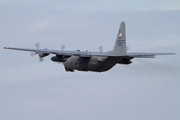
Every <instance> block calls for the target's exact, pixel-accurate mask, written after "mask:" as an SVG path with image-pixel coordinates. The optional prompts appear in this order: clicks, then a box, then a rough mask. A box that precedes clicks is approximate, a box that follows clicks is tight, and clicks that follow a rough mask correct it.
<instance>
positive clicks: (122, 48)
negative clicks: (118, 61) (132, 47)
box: [113, 21, 126, 56]
mask: <svg viewBox="0 0 180 120" xmlns="http://www.w3.org/2000/svg"><path fill="white" fill-rule="evenodd" d="M113 53H114V54H116V55H119V56H124V55H126V29H125V22H124V21H122V22H121V25H120V28H119V31H118V35H117V38H116V42H115V45H114V49H113Z"/></svg>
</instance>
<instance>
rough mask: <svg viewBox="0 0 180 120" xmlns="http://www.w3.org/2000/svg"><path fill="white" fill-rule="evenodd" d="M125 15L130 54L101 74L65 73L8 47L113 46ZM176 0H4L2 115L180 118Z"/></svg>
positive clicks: (87, 119) (9, 119)
mask: <svg viewBox="0 0 180 120" xmlns="http://www.w3.org/2000/svg"><path fill="white" fill-rule="evenodd" d="M121 21H125V23H126V34H127V36H126V38H127V46H128V47H129V48H130V49H129V51H128V52H170V53H171V52H173V53H177V55H171V56H157V57H156V58H153V59H133V60H132V62H133V63H132V64H130V65H119V64H118V65H116V66H115V67H113V68H112V69H111V70H109V71H107V72H104V73H95V72H79V71H75V72H74V73H70V72H66V71H65V70H64V66H63V65H62V64H58V63H55V62H52V61H51V60H50V58H51V57H52V55H51V56H48V57H46V58H45V59H44V61H43V62H39V61H38V56H35V57H34V58H31V57H30V53H29V52H23V51H12V50H4V49H3V47H4V46H8V47H24V48H26V47H27V48H35V45H34V44H35V43H37V42H39V43H40V48H45V47H48V49H61V45H62V44H64V45H66V48H65V49H66V50H77V49H80V50H89V51H98V47H99V46H103V50H104V51H108V50H112V49H113V45H114V42H115V39H116V35H117V31H118V29H119V25H120V22H121ZM179 21H180V1H179V0H173V1H172V0H171V1H170V0H151V1H149V0H136V1H133V0H128V1H127V0H126V1H119V0H111V1H107V0H91V1H83V0H76V1H72V0H54V1H47V0H27V1H24V0H0V47H1V50H0V55H1V59H0V119H1V120H60V119H61V120H110V119H111V120H121V119H122V120H132V119H133V120H155V119H157V120H179V119H180V114H179V113H180V103H179V101H180V74H179V73H180V63H179V61H180V57H179V55H180V47H179V46H180V22H179Z"/></svg>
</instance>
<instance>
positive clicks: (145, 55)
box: [126, 53, 175, 58]
mask: <svg viewBox="0 0 180 120" xmlns="http://www.w3.org/2000/svg"><path fill="white" fill-rule="evenodd" d="M126 55H127V56H128V57H133V58H154V57H155V56H156V55H175V53H127V54H126Z"/></svg>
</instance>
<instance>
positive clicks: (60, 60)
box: [51, 55, 67, 62]
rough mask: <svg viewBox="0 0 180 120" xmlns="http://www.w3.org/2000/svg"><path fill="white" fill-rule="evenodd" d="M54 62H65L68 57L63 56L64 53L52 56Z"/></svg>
mask: <svg viewBox="0 0 180 120" xmlns="http://www.w3.org/2000/svg"><path fill="white" fill-rule="evenodd" d="M51 60H52V61H54V62H65V61H66V60H67V57H63V56H62V55H56V56H54V57H52V58H51Z"/></svg>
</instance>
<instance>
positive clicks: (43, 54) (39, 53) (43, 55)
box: [30, 43, 49, 62]
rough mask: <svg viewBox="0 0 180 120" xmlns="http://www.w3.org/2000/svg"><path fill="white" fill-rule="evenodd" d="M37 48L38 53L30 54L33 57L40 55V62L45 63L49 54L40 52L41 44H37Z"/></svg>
mask: <svg viewBox="0 0 180 120" xmlns="http://www.w3.org/2000/svg"><path fill="white" fill-rule="evenodd" d="M35 46H36V48H37V51H36V52H35V53H30V54H31V57H34V56H35V55H37V54H38V55H39V62H42V61H43V57H45V56H47V55H49V54H46V53H41V52H39V43H36V44H35ZM45 50H47V48H45Z"/></svg>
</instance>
